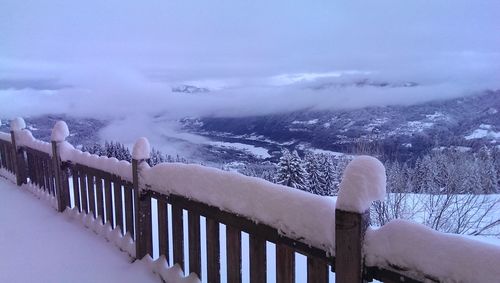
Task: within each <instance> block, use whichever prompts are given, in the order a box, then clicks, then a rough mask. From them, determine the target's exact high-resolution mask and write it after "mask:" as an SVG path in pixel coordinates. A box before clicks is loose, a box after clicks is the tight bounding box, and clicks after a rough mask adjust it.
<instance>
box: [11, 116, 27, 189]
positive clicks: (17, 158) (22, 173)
mask: <svg viewBox="0 0 500 283" xmlns="http://www.w3.org/2000/svg"><path fill="white" fill-rule="evenodd" d="M10 128H11V131H10V137H11V142H12V150H13V152H12V159H13V160H12V161H13V163H14V164H13V165H14V173H15V174H16V184H17V185H18V186H21V185H22V184H26V183H27V179H26V170H27V169H26V160H25V159H24V150H23V148H22V147H18V146H17V141H16V132H18V131H21V130H23V129H24V128H26V123H25V122H24V120H23V118H15V119H14V120H12V121H11V122H10Z"/></svg>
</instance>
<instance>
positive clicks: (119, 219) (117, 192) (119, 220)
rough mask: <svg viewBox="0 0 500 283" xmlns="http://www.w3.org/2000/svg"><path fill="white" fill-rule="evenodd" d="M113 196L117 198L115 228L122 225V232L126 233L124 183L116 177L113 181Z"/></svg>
mask: <svg viewBox="0 0 500 283" xmlns="http://www.w3.org/2000/svg"><path fill="white" fill-rule="evenodd" d="M113 196H114V198H115V228H116V227H120V230H121V232H122V234H124V233H125V229H124V228H125V227H124V226H123V197H122V185H121V182H120V180H119V179H118V178H116V177H115V179H114V182H113Z"/></svg>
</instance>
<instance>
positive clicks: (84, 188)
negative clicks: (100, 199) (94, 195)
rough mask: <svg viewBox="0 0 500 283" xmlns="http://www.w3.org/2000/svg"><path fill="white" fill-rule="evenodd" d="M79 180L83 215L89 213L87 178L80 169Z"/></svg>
mask: <svg viewBox="0 0 500 283" xmlns="http://www.w3.org/2000/svg"><path fill="white" fill-rule="evenodd" d="M78 173H79V177H80V178H79V179H80V192H81V195H82V210H83V211H85V213H87V214H88V213H89V206H88V199H87V176H86V173H85V171H83V170H82V169H81V168H78Z"/></svg>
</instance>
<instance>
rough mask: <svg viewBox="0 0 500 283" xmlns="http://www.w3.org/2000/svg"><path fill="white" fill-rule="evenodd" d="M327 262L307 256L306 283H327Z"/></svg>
mask: <svg viewBox="0 0 500 283" xmlns="http://www.w3.org/2000/svg"><path fill="white" fill-rule="evenodd" d="M327 282H328V264H327V263H326V262H324V261H322V260H319V259H317V258H314V257H307V283H327Z"/></svg>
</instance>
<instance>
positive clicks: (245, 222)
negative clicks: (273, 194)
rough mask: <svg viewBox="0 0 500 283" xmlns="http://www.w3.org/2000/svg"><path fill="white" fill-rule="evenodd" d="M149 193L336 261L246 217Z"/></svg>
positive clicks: (210, 217)
mask: <svg viewBox="0 0 500 283" xmlns="http://www.w3.org/2000/svg"><path fill="white" fill-rule="evenodd" d="M148 193H149V194H151V195H152V196H153V197H155V198H157V199H164V200H166V201H168V202H169V203H171V204H175V205H178V206H180V207H182V208H183V209H185V210H187V211H194V212H197V213H198V214H200V215H201V216H204V217H206V218H207V219H214V220H215V221H217V222H219V223H222V224H225V225H228V226H232V227H235V228H238V229H239V230H241V231H244V232H246V233H248V234H250V235H256V236H259V237H261V238H263V239H265V240H266V241H268V242H272V243H276V244H278V243H281V244H284V245H287V246H291V247H294V249H295V251H296V252H299V253H301V254H303V255H305V256H313V257H318V258H320V259H324V260H325V261H327V262H333V261H334V258H333V257H329V256H327V254H326V252H325V251H324V250H321V249H318V248H315V247H311V246H309V245H307V244H304V243H302V242H300V241H298V240H293V239H290V238H287V237H283V236H282V235H280V233H279V232H278V230H276V229H275V228H273V227H270V226H268V225H265V224H262V223H255V222H254V221H252V220H250V219H247V218H245V217H242V216H239V215H235V214H232V213H230V212H226V211H222V210H220V209H219V208H218V207H214V206H210V205H207V204H204V203H201V202H197V201H194V200H190V199H187V198H184V197H181V196H178V195H173V194H171V195H168V196H166V195H162V194H159V193H156V192H154V191H148ZM332 268H334V266H332ZM333 270H334V269H333Z"/></svg>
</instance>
